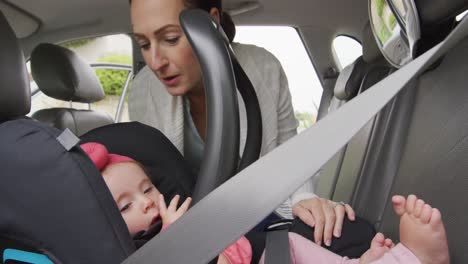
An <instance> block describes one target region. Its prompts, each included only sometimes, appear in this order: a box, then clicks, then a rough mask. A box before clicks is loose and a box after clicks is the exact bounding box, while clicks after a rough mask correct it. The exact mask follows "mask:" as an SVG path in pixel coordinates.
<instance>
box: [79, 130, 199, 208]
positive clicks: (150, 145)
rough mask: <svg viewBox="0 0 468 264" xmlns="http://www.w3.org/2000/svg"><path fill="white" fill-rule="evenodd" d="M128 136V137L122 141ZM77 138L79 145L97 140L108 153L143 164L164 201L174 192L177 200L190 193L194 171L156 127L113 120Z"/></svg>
mask: <svg viewBox="0 0 468 264" xmlns="http://www.w3.org/2000/svg"><path fill="white" fill-rule="evenodd" d="M130 138H131V139H132V140H130V141H129V140H125V139H130ZM80 139H81V143H80V144H84V143H88V142H98V143H100V144H102V145H104V146H105V147H106V148H107V150H108V151H109V153H113V154H119V155H124V156H126V157H130V158H131V159H133V160H136V161H138V162H139V163H141V164H143V166H144V167H145V170H146V172H147V173H148V177H149V178H150V179H151V181H152V182H153V184H154V185H155V186H156V187H157V188H158V189H159V190H160V191H161V192H162V193H163V194H164V198H165V199H166V202H167V203H169V202H170V200H171V199H172V197H174V196H175V195H176V194H179V195H180V196H181V198H182V199H181V201H184V200H185V198H186V197H189V196H191V195H192V191H193V188H194V186H195V180H196V174H195V173H194V172H193V169H192V168H191V167H190V166H189V165H188V163H187V162H186V161H185V159H184V158H183V156H182V154H180V152H179V151H178V150H177V148H176V147H175V146H174V145H173V144H172V143H171V142H170V141H169V139H167V137H166V136H164V135H163V134H162V133H161V132H160V131H159V130H157V129H155V128H153V127H150V126H147V125H144V124H141V123H138V122H129V123H117V124H112V125H107V126H103V127H99V128H96V129H93V130H91V131H89V132H88V133H86V134H84V135H82V136H81V137H80Z"/></svg>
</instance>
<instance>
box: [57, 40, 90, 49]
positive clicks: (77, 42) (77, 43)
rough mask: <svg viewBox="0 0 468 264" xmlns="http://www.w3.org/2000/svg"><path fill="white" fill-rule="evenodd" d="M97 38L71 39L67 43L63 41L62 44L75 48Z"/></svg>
mask: <svg viewBox="0 0 468 264" xmlns="http://www.w3.org/2000/svg"><path fill="white" fill-rule="evenodd" d="M95 39H96V38H86V39H77V40H72V41H69V42H67V43H63V44H61V45H60V46H62V47H65V48H68V49H75V48H79V47H82V46H84V45H86V44H88V43H90V42H91V41H93V40H95Z"/></svg>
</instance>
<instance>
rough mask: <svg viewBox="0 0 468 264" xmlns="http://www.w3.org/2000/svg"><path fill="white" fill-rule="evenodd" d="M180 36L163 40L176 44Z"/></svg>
mask: <svg viewBox="0 0 468 264" xmlns="http://www.w3.org/2000/svg"><path fill="white" fill-rule="evenodd" d="M179 39H180V37H179V36H177V37H171V38H166V39H165V41H166V42H167V43H169V44H176V43H177V42H178V41H179Z"/></svg>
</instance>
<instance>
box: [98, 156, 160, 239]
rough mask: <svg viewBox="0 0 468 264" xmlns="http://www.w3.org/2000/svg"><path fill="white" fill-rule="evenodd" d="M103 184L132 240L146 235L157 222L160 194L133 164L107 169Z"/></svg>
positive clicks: (115, 165)
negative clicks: (137, 236)
mask: <svg viewBox="0 0 468 264" xmlns="http://www.w3.org/2000/svg"><path fill="white" fill-rule="evenodd" d="M102 175H103V176H104V180H105V182H106V184H107V186H108V187H109V190H110V191H111V193H112V196H113V197H114V200H115V202H116V203H117V206H118V207H119V210H120V212H121V214H122V217H123V219H124V220H125V223H126V224H127V227H128V230H129V231H130V234H131V235H132V236H133V235H135V234H136V233H138V232H140V231H146V230H148V228H149V227H150V226H151V225H152V224H154V222H155V220H157V219H158V218H159V191H158V189H156V187H154V185H153V184H152V183H151V181H150V179H149V178H148V176H147V175H146V173H145V172H144V171H143V170H142V168H141V167H140V166H139V165H138V164H136V163H134V162H121V163H115V164H111V165H109V166H108V167H107V168H106V169H105V170H104V171H103V172H102Z"/></svg>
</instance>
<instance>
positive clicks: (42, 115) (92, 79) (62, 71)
mask: <svg viewBox="0 0 468 264" xmlns="http://www.w3.org/2000/svg"><path fill="white" fill-rule="evenodd" d="M31 73H32V75H33V77H34V80H35V81H36V83H37V85H38V87H39V89H40V90H41V91H42V92H43V93H44V94H46V95H48V96H50V97H52V98H55V99H58V100H62V101H67V102H80V103H87V104H91V103H94V102H97V101H100V100H102V99H103V98H104V96H105V95H104V90H103V88H102V86H101V83H100V82H99V79H98V78H97V76H96V74H95V73H94V70H93V69H92V68H91V66H89V64H87V63H86V62H85V61H84V60H82V59H81V58H80V57H78V56H77V55H76V54H75V53H74V52H73V51H71V50H69V49H67V48H64V47H60V46H57V45H54V44H48V43H44V44H40V45H38V46H37V47H36V48H35V49H34V50H33V52H32V54H31ZM32 118H34V119H37V120H39V121H41V122H44V123H46V124H50V125H52V126H54V127H56V128H58V129H65V128H68V129H70V130H71V131H72V132H73V133H75V134H76V135H78V136H80V135H82V134H84V133H86V132H88V131H90V130H91V129H93V128H96V127H100V126H103V125H108V124H112V123H113V122H114V120H113V119H112V117H110V116H109V115H108V114H106V113H103V112H99V111H93V110H78V109H73V108H50V109H43V110H39V111H37V112H35V113H33V115H32Z"/></svg>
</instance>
